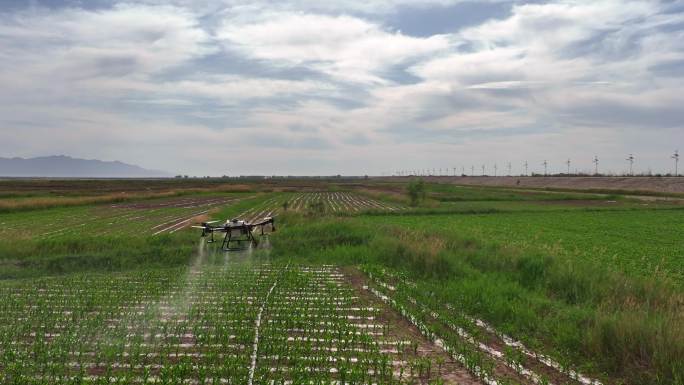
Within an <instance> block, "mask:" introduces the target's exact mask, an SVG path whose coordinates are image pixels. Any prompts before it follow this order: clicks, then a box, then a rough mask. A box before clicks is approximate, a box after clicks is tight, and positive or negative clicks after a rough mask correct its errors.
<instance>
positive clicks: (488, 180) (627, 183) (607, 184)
mask: <svg viewBox="0 0 684 385" xmlns="http://www.w3.org/2000/svg"><path fill="white" fill-rule="evenodd" d="M385 179H389V178H385ZM392 179H398V178H392ZM402 179H403V178H402ZM423 179H424V180H426V181H430V182H442V183H454V184H462V185H474V186H504V187H533V188H545V187H550V188H563V189H580V190H591V189H600V190H629V191H646V192H659V193H681V194H684V177H677V178H675V177H553V176H549V177H507V176H500V177H491V176H485V177H467V176H466V177H451V176H441V177H424V178H423ZM518 181H520V184H518Z"/></svg>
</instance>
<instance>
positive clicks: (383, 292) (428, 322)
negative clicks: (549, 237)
mask: <svg viewBox="0 0 684 385" xmlns="http://www.w3.org/2000/svg"><path fill="white" fill-rule="evenodd" d="M364 270H365V271H366V273H367V274H368V275H369V276H370V277H371V281H372V282H373V284H372V285H371V286H372V287H373V288H371V289H370V290H373V291H374V292H375V293H376V295H378V296H380V297H382V298H384V299H385V300H386V301H391V302H392V303H393V304H394V306H396V307H400V308H401V309H402V311H403V312H406V313H407V314H408V316H409V317H411V318H412V319H413V320H414V322H417V323H420V324H421V325H422V326H423V328H424V331H425V333H427V334H429V335H431V337H432V338H433V339H439V340H440V343H445V342H446V341H451V344H452V346H451V349H452V351H455V352H457V353H456V354H458V355H460V358H461V360H462V361H464V362H465V363H466V365H471V368H475V369H476V371H477V373H478V375H479V376H481V377H483V378H485V379H486V380H488V381H487V382H491V383H507V382H509V381H511V380H512V381H516V382H527V383H534V384H553V383H563V384H584V385H601V382H600V381H598V380H596V379H591V378H588V377H587V376H585V375H583V374H581V373H579V372H577V371H576V370H573V369H572V368H571V367H570V366H569V365H568V364H567V363H560V362H559V361H557V360H556V359H554V358H551V357H550V356H548V355H544V354H541V353H538V352H536V351H534V350H532V349H530V348H528V347H526V346H525V344H523V343H522V342H521V341H518V340H516V339H514V338H512V337H510V336H508V335H506V334H503V333H500V332H498V331H497V330H496V329H495V328H493V327H492V326H491V325H489V324H487V323H486V322H485V321H483V320H480V319H476V318H473V317H470V316H468V315H466V314H463V313H462V312H460V311H458V309H455V308H454V307H453V306H450V305H449V304H448V303H444V302H441V301H439V300H437V299H436V298H434V297H433V296H431V295H429V293H430V291H429V290H426V288H422V287H420V285H419V284H416V283H415V282H412V281H410V280H408V279H406V278H405V277H402V276H401V275H400V274H395V273H391V272H389V271H388V270H386V269H380V268H376V267H372V266H367V267H365V268H364Z"/></svg>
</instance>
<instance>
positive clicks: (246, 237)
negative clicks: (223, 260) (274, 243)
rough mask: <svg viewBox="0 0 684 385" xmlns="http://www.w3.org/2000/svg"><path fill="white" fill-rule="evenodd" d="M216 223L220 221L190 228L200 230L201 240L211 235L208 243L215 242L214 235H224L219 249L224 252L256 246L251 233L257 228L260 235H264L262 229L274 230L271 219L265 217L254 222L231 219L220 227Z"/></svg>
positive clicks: (272, 219) (256, 242) (203, 223)
mask: <svg viewBox="0 0 684 385" xmlns="http://www.w3.org/2000/svg"><path fill="white" fill-rule="evenodd" d="M217 222H220V221H209V222H202V223H201V224H200V225H196V226H192V227H194V228H196V229H202V235H201V237H202V238H204V237H206V236H207V235H209V234H211V239H210V240H208V241H207V242H208V243H214V242H215V240H214V233H225V234H226V235H225V237H224V238H223V243H222V244H221V248H222V249H223V250H226V251H234V250H243V249H245V248H246V247H248V246H249V245H254V246H256V245H257V244H258V243H259V242H258V241H257V239H256V238H255V237H254V234H252V232H253V231H254V230H256V229H257V228H259V229H260V230H261V234H260V235H264V227H266V226H268V225H270V230H271V232H273V231H275V229H276V228H275V221H274V218H273V217H265V218H262V219H260V220H258V221H256V222H247V221H243V220H238V219H231V220H228V221H226V222H225V223H224V224H222V225H214V223H217Z"/></svg>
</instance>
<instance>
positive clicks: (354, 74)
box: [218, 13, 449, 83]
mask: <svg viewBox="0 0 684 385" xmlns="http://www.w3.org/2000/svg"><path fill="white" fill-rule="evenodd" d="M218 37H219V38H221V39H224V40H225V41H226V42H227V44H229V45H231V46H234V47H237V48H238V49H239V50H240V51H241V52H243V53H244V54H246V55H248V56H251V57H254V58H257V59H262V60H270V61H274V62H275V64H276V65H278V64H280V65H295V66H296V65H303V66H307V67H310V68H313V69H315V70H318V71H321V72H324V73H326V74H328V75H330V76H333V77H334V78H337V79H340V80H346V81H352V82H362V83H386V80H385V79H383V78H382V76H381V72H382V71H384V70H388V69H389V68H390V67H392V66H395V65H401V64H403V63H406V62H407V61H409V60H415V59H419V58H421V57H425V56H427V55H431V54H435V53H436V52H439V51H441V50H445V49H447V48H448V47H449V41H448V39H447V37H446V36H439V35H436V36H432V37H429V38H416V37H410V36H406V35H403V34H401V33H400V32H391V31H386V30H383V29H382V28H381V27H380V26H379V25H377V24H374V23H371V22H368V21H366V20H362V19H359V18H356V17H351V16H327V15H316V14H304V13H276V14H268V15H267V16H263V17H261V18H259V20H257V21H252V22H247V23H245V22H241V21H237V22H236V21H235V20H233V19H228V20H226V21H225V22H224V25H223V27H222V28H221V29H220V30H219V32H218Z"/></svg>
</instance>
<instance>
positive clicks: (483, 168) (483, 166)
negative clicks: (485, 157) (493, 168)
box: [482, 164, 485, 176]
mask: <svg viewBox="0 0 684 385" xmlns="http://www.w3.org/2000/svg"><path fill="white" fill-rule="evenodd" d="M484 174H485V165H484V164H483V165H482V176H484Z"/></svg>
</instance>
